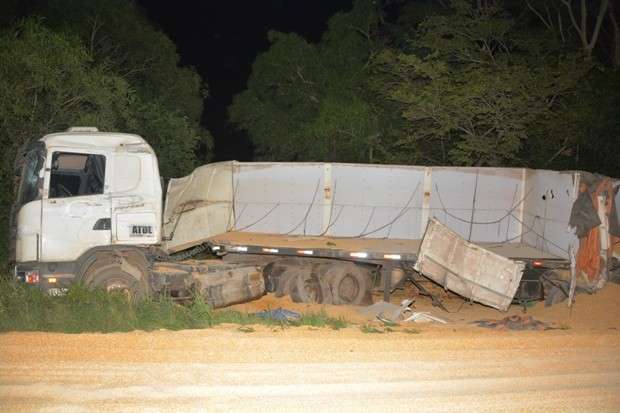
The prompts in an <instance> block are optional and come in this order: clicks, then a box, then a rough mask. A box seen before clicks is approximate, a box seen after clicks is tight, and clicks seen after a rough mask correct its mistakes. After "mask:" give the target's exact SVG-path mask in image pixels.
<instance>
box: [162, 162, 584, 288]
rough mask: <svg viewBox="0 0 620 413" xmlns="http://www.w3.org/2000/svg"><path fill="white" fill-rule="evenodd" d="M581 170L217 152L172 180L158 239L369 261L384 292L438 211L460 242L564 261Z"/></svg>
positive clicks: (237, 251)
mask: <svg viewBox="0 0 620 413" xmlns="http://www.w3.org/2000/svg"><path fill="white" fill-rule="evenodd" d="M583 176H587V177H589V176H590V175H589V174H587V173H586V174H585V175H584V173H581V172H558V171H546V170H530V169H523V168H465V167H418V166H395V165H359V164H326V163H267V162H261V163H239V162H222V163H217V164H211V165H205V166H203V167H200V168H198V169H196V170H195V171H194V172H193V173H192V174H191V175H189V176H187V177H184V178H181V179H178V180H172V181H171V182H170V184H169V187H168V198H167V200H166V208H165V214H164V227H165V228H166V230H167V232H168V233H171V234H172V235H173V236H172V237H171V240H170V241H168V242H167V243H166V248H167V250H168V251H170V252H172V253H174V252H176V251H182V250H187V249H189V248H192V247H194V246H196V245H201V244H202V245H209V246H211V247H212V248H213V249H214V251H215V252H217V253H218V254H232V255H235V256H239V255H244V256H254V257H260V259H259V258H256V259H257V260H258V261H260V262H262V263H264V264H266V265H267V268H268V269H269V268H270V267H269V266H268V264H269V263H270V262H275V261H277V260H280V259H283V258H285V257H289V258H292V257H294V258H295V260H296V261H290V260H289V261H288V262H289V263H290V262H297V263H300V265H302V266H303V265H304V262H311V260H313V262H325V263H332V264H328V265H327V267H326V268H327V269H325V268H324V269H323V270H322V271H323V272H325V271H327V270H328V269H329V265H335V266H337V265H338V263H339V262H341V263H342V262H352V263H356V264H359V265H360V266H364V265H367V264H373V265H376V268H378V269H379V271H380V272H381V273H382V278H383V282H381V286H382V287H383V291H384V298H385V299H388V298H389V291H390V289H391V288H389V287H390V286H393V285H394V284H393V283H390V280H392V281H393V280H395V277H394V276H390V277H388V276H387V275H388V274H391V273H393V271H394V269H397V271H398V269H399V268H400V269H404V270H405V271H409V270H410V269H412V268H413V266H414V265H415V263H416V261H417V259H418V252H419V249H420V246H421V244H422V240H423V238H424V234H425V231H426V228H427V225H428V224H429V222H430V221H432V220H438V221H441V222H442V223H443V224H445V225H446V226H447V227H449V228H451V229H452V230H453V231H454V232H455V233H456V234H458V236H460V237H462V239H463V240H464V242H470V243H473V244H475V245H478V246H480V247H483V248H484V249H486V250H488V251H490V252H492V253H494V254H495V255H497V256H500V257H504V258H508V259H510V260H513V261H514V262H515V263H517V262H518V263H522V264H523V268H525V272H526V273H527V272H530V273H531V272H537V273H538V274H540V273H542V272H543V271H545V270H547V269H550V268H558V267H563V268H569V266H570V260H571V257H570V249H571V248H573V247H574V246H575V245H576V244H577V237H576V235H575V233H574V232H571V231H570V230H569V221H570V216H571V211H572V207H573V203H574V202H575V200H576V199H577V197H578V196H579V193H580V184H581V183H582V177H583ZM317 260H323V261H317ZM519 265H520V264H519ZM290 272H291V274H294V271H293V270H291V271H290ZM320 273H321V272H319V275H320ZM519 277H520V274H519ZM319 278H320V276H319ZM524 278H525V279H527V281H528V282H530V281H532V279H536V277H533V276H531V274H530V275H529V276H526V277H524ZM498 288H499V289H502V288H503V287H501V286H498ZM513 293H514V291H513ZM503 294H504V293H503ZM504 295H505V294H504Z"/></svg>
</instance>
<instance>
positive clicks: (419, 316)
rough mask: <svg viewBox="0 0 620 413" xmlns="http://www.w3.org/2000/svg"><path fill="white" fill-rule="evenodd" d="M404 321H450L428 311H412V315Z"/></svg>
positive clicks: (445, 322)
mask: <svg viewBox="0 0 620 413" xmlns="http://www.w3.org/2000/svg"><path fill="white" fill-rule="evenodd" d="M403 321H404V322H410V321H413V322H414V323H431V322H436V323H441V324H448V321H446V320H444V319H443V318H440V317H437V316H434V315H432V314H431V313H429V312H428V311H412V312H411V315H410V316H409V317H407V318H405V319H404V320H403Z"/></svg>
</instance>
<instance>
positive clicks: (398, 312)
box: [360, 299, 447, 324]
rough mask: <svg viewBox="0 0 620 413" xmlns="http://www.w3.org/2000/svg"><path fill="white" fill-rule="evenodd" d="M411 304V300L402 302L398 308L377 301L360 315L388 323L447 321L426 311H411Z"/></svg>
mask: <svg viewBox="0 0 620 413" xmlns="http://www.w3.org/2000/svg"><path fill="white" fill-rule="evenodd" d="M411 304H413V300H412V299H407V300H403V301H402V302H401V303H400V306H398V305H396V304H392V303H387V302H385V301H379V302H377V303H375V304H373V305H371V306H368V307H364V308H362V309H361V310H360V313H361V314H363V315H365V316H367V317H369V318H376V319H377V320H379V321H381V322H383V323H384V324H388V323H408V322H414V323H428V322H437V323H441V324H446V323H447V321H446V320H444V319H442V318H439V317H437V316H434V315H432V314H431V313H430V312H428V311H413V310H412V309H411V308H410V306H411Z"/></svg>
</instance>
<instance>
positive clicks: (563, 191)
mask: <svg viewBox="0 0 620 413" xmlns="http://www.w3.org/2000/svg"><path fill="white" fill-rule="evenodd" d="M578 187H579V173H570V172H557V171H546V170H531V169H528V170H527V171H526V193H527V197H526V200H525V204H524V208H523V237H522V239H523V242H524V243H525V244H528V245H530V246H531V247H534V248H536V249H538V250H540V251H544V252H548V253H551V254H553V255H556V256H558V257H562V258H566V259H568V248H569V245H570V244H571V243H573V242H575V241H576V236H575V235H574V234H573V233H572V232H571V231H570V230H569V228H568V221H569V219H570V213H571V209H572V206H573V202H575V199H576V198H577V192H578Z"/></svg>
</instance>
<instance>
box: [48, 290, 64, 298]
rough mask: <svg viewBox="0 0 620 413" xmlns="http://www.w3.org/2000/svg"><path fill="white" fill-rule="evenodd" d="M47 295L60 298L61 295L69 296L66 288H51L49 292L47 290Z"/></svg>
mask: <svg viewBox="0 0 620 413" xmlns="http://www.w3.org/2000/svg"><path fill="white" fill-rule="evenodd" d="M47 293H48V294H49V295H51V296H52V297H59V296H61V295H65V294H67V289H66V288H50V289H49V290H47Z"/></svg>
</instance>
